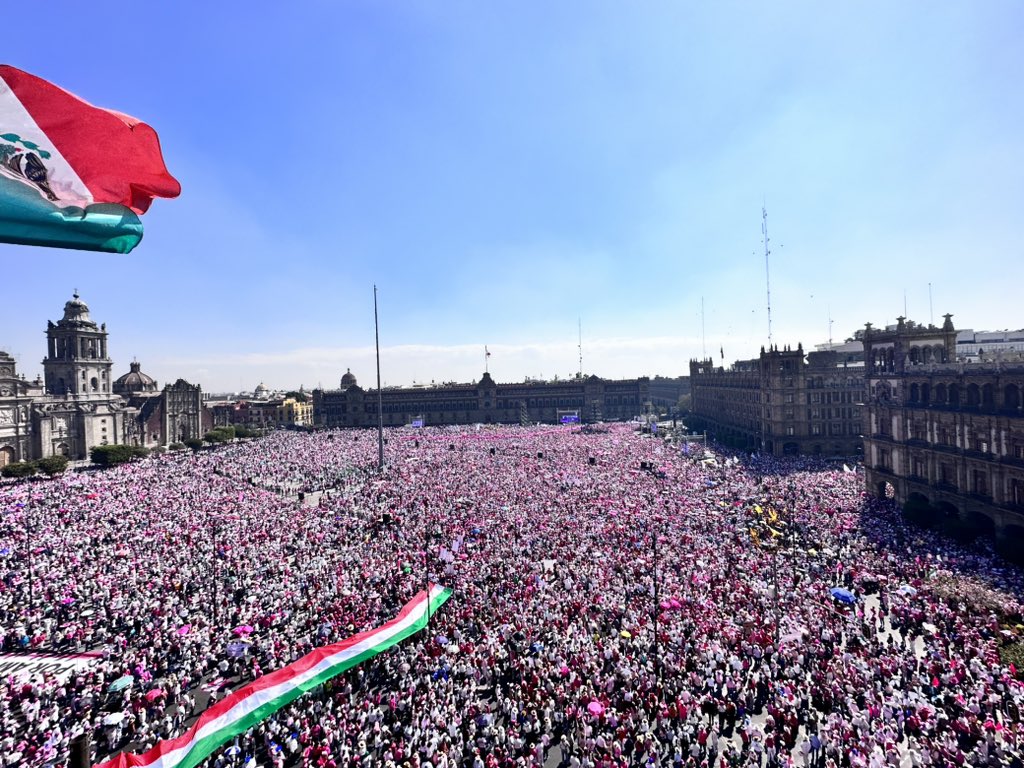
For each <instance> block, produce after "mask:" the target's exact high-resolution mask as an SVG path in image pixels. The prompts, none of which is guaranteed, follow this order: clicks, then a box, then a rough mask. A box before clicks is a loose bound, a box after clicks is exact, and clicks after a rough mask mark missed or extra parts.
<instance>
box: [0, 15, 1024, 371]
mask: <svg viewBox="0 0 1024 768" xmlns="http://www.w3.org/2000/svg"><path fill="white" fill-rule="evenodd" d="M240 7H241V6H237V5H236V4H233V3H198V2H197V3H174V4H171V3H142V4H136V5H134V6H132V7H131V10H130V12H126V6H124V4H123V3H113V2H105V1H104V0H99V1H98V2H94V3H90V4H89V6H88V8H87V9H86V8H85V6H82V7H81V10H73V9H72V7H71V6H68V7H67V8H65V9H64V10H63V11H62V12H61V13H60V14H57V13H54V14H50V15H48V16H47V18H46V34H45V36H44V37H43V38H40V37H39V36H38V35H8V36H7V39H5V42H4V55H3V59H4V60H5V62H6V63H9V64H12V65H14V66H17V67H20V68H22V69H25V70H27V71H29V72H31V73H33V74H36V75H39V76H41V77H45V78H46V79H49V80H51V81H52V82H54V83H56V84H58V85H61V86H62V87H65V88H67V89H68V90H71V91H72V92H74V93H77V94H78V95H80V96H81V97H83V98H85V99H86V100H88V101H91V102H92V103H94V104H97V105H99V106H104V107H109V108H112V109H117V110H119V111H122V112H127V113H129V114H132V115H135V116H136V117H139V118H141V119H143V120H145V121H146V122H148V123H149V124H150V125H152V126H153V127H154V128H155V129H156V130H157V132H158V133H159V134H160V137H161V141H162V144H163V148H164V155H165V159H166V162H167V165H168V168H169V169H170V170H171V172H172V173H173V174H174V175H175V176H176V177H177V178H178V179H179V180H180V182H181V184H182V188H183V191H182V195H181V197H180V198H178V199H176V200H157V201H156V202H155V203H154V205H153V207H152V208H151V209H150V211H149V213H147V214H146V216H145V217H144V218H143V221H144V224H145V227H146V235H145V238H144V240H143V242H142V244H141V245H140V246H139V247H138V248H137V249H136V250H135V251H134V252H133V253H132V254H130V255H128V256H105V255H96V254H89V253H82V252H75V251H58V250H51V249H42V248H22V247H15V246H8V245H0V268H2V270H3V271H2V275H3V280H2V283H3V292H2V294H3V300H2V302H0V348H2V349H5V350H7V351H9V352H11V353H12V354H14V355H16V356H17V357H18V359H19V361H20V370H22V371H23V372H25V373H27V374H29V375H30V376H31V375H34V374H35V373H36V372H38V371H41V365H40V364H39V361H40V360H41V358H42V356H43V354H44V351H45V342H44V335H45V328H46V320H47V319H59V317H60V314H61V309H62V307H63V303H64V302H65V301H66V300H67V299H68V298H69V297H70V294H71V292H72V290H73V289H74V288H78V290H79V291H80V293H81V295H82V298H83V299H84V300H85V301H86V302H88V303H89V305H90V307H91V308H92V313H93V317H94V319H96V320H97V321H100V322H106V323H107V327H108V329H109V331H110V334H111V336H110V350H111V355H112V357H114V359H115V362H116V365H115V370H116V371H118V372H121V371H122V369H123V370H124V371H127V369H128V363H129V361H130V360H131V359H132V357H133V356H135V357H138V359H139V360H140V362H142V364H143V370H145V371H146V372H148V373H150V375H152V376H154V377H156V378H157V379H158V380H159V381H160V383H161V384H163V383H165V382H167V381H173V380H174V379H176V378H178V377H183V378H186V379H188V380H190V381H193V382H198V383H200V384H202V386H203V387H204V389H207V390H213V391H223V390H237V389H239V388H245V389H251V388H252V387H253V386H255V384H256V383H257V382H258V381H260V380H262V381H265V382H266V383H267V385H269V386H271V387H282V388H284V387H297V386H299V385H300V384H303V385H305V386H306V387H307V388H310V387H312V386H316V385H317V384H318V383H323V384H324V385H327V386H335V385H336V383H337V379H338V378H339V377H340V375H341V374H342V373H344V371H345V369H346V368H348V367H351V368H352V370H353V372H354V373H355V374H356V375H357V376H358V377H359V379H360V383H362V384H367V385H368V384H371V383H372V381H373V291H372V286H373V284H374V283H376V284H377V285H378V287H379V291H380V294H379V302H380V314H381V345H382V375H383V378H384V380H385V383H387V384H408V383H411V382H412V381H414V380H415V381H430V380H437V381H441V380H459V381H467V380H470V379H474V378H478V377H479V375H480V372H481V371H482V369H483V348H484V345H485V344H486V345H488V347H489V348H490V350H491V353H492V357H491V359H490V368H491V372H492V375H494V376H495V377H496V378H497V379H498V380H501V381H516V380H521V379H522V378H523V377H524V376H527V375H531V376H540V375H543V376H545V377H551V376H553V375H555V374H558V375H560V376H567V375H571V374H572V373H573V372H574V371H575V370H576V368H577V364H578V363H577V321H578V319H581V320H582V326H583V357H584V360H583V367H584V369H585V370H586V372H588V373H596V374H598V375H602V376H608V377H620V376H636V375H643V374H650V375H653V374H656V373H660V374H664V375H680V374H683V373H685V372H686V371H687V361H688V360H689V359H690V358H691V357H695V356H700V355H701V354H702V352H703V350H704V349H706V350H707V352H708V354H709V355H710V354H712V353H713V354H714V356H715V358H716V359H719V349H720V348H722V349H724V352H725V358H726V360H727V361H730V360H733V359H737V358H743V357H749V356H753V355H756V353H757V351H758V349H759V347H760V345H762V344H765V343H766V342H767V335H768V323H767V317H766V307H765V304H766V296H765V293H766V292H765V263H764V253H763V245H762V242H761V206H762V203H766V204H767V208H768V214H769V217H768V224H769V235H770V237H771V245H772V249H773V253H772V258H771V292H772V331H773V338H774V340H775V341H776V342H777V343H779V344H783V343H790V344H793V345H795V344H796V343H797V342H798V341H801V342H803V343H804V345H805V347H806V346H812V345H814V344H817V343H821V342H823V341H826V340H827V338H828V333H829V326H828V320H829V317H831V319H832V321H833V324H832V332H833V335H834V337H835V338H836V339H841V338H843V337H844V336H847V335H849V334H851V333H852V332H853V331H854V330H855V329H857V328H860V327H862V326H863V324H864V323H865V322H866V321H871V322H872V323H874V324H875V325H880V324H883V323H887V322H893V321H894V318H895V317H896V316H897V315H900V314H902V313H903V308H904V295H905V296H906V307H907V310H908V313H909V315H910V317H912V318H914V319H916V320H918V321H924V322H927V321H928V320H929V316H930V312H932V316H933V317H934V319H935V320H939V321H940V320H941V315H942V313H945V312H952V313H954V315H955V317H954V322H955V323H956V325H957V326H958V327H973V328H975V329H1001V328H1019V327H1021V326H1024V317H1022V311H1021V308H1020V300H1019V297H1020V295H1021V285H1022V277H1024V266H1022V265H1024V258H1022V257H1024V253H1022V251H1024V248H1022V245H1021V232H1022V229H1021V226H1020V221H1021V214H1020V212H1021V210H1022V203H1024V174H1022V173H1021V169H1022V168H1024V131H1022V130H1021V126H1022V125H1024V88H1022V87H1021V82H1022V81H1024V48H1022V47H1021V46H1020V45H1019V34H1020V30H1021V29H1024V6H1021V5H1020V4H1019V3H1014V2H986V3H934V2H927V3H926V2H907V3H890V2H877V3H870V2H868V3H856V4H854V3H845V4H840V3H827V4H821V3H810V2H807V3H787V2H771V3H760V4H752V3H728V2H714V3H710V2H709V3H703V4H697V3H678V2H644V3H629V4H627V3H621V2H606V3H605V2H594V3H583V2H568V3H528V2H516V3H512V2H495V3H480V2H468V1H467V2H443V3H439V2H401V3H386V2H359V1H357V0H346V1H344V2H338V1H337V0H332V1H327V0H323V1H322V2H302V1H297V2H295V3H291V4H281V3H273V4H271V3H263V2H252V3H248V4H246V5H245V11H244V13H241V12H239V10H238V9H239V8H240ZM929 283H930V284H931V295H932V309H930V306H929ZM702 298H703V302H704V323H703V333H702V324H701V301H702Z"/></svg>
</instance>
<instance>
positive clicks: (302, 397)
mask: <svg viewBox="0 0 1024 768" xmlns="http://www.w3.org/2000/svg"><path fill="white" fill-rule="evenodd" d="M284 396H285V397H290V398H293V399H294V400H295V402H297V403H307V402H309V395H307V394H306V393H305V392H285V395H284Z"/></svg>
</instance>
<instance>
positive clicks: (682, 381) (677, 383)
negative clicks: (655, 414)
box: [649, 376, 690, 413]
mask: <svg viewBox="0 0 1024 768" xmlns="http://www.w3.org/2000/svg"><path fill="white" fill-rule="evenodd" d="M649 391H650V396H651V405H653V406H654V407H655V408H667V409H668V410H669V412H670V413H673V412H674V411H675V409H676V408H677V407H678V406H679V398H680V397H682V396H683V395H689V394H690V380H689V379H688V378H687V377H686V376H677V377H676V378H669V377H668V376H655V377H654V378H653V379H651V382H650V385H649Z"/></svg>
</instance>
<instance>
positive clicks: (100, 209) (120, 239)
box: [0, 175, 142, 253]
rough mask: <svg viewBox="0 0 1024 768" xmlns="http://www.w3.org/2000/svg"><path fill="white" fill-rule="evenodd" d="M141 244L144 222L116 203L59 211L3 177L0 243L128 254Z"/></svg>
mask: <svg viewBox="0 0 1024 768" xmlns="http://www.w3.org/2000/svg"><path fill="white" fill-rule="evenodd" d="M141 240H142V221H141V220H140V219H139V217H138V216H136V215H135V213H134V212H133V211H132V210H131V209H130V208H126V207H124V206H123V205H115V204H113V203H97V204H95V205H90V206H87V207H86V208H84V209H83V208H76V207H68V208H60V207H58V206H56V205H54V204H53V203H51V202H50V201H49V200H46V199H45V198H44V197H43V196H42V195H41V194H40V193H39V192H38V191H36V190H35V189H33V188H32V187H30V186H29V185H28V184H27V183H25V182H23V181H18V180H16V179H12V178H9V177H7V176H4V175H0V242H2V243H14V244H16V245H42V246H48V247H50V248H75V249H78V250H83V251H104V252H106V253H128V252H130V251H131V250H132V248H134V247H135V246H136V245H138V244H139V241H141Z"/></svg>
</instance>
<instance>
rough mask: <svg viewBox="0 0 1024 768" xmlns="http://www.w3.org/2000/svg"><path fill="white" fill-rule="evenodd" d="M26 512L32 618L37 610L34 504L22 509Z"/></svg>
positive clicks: (26, 543) (29, 609) (29, 608)
mask: <svg viewBox="0 0 1024 768" xmlns="http://www.w3.org/2000/svg"><path fill="white" fill-rule="evenodd" d="M22 509H23V511H24V512H25V546H26V548H27V549H28V612H29V616H30V617H31V615H32V611H34V610H35V604H36V601H35V581H34V579H33V571H32V558H33V553H32V538H33V534H34V533H35V531H34V529H33V527H32V522H33V520H32V503H31V500H30V501H29V504H28V506H25V507H22Z"/></svg>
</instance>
